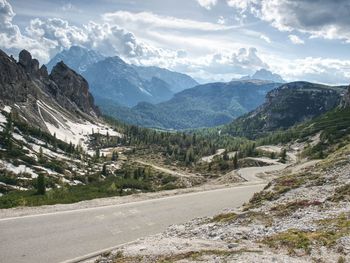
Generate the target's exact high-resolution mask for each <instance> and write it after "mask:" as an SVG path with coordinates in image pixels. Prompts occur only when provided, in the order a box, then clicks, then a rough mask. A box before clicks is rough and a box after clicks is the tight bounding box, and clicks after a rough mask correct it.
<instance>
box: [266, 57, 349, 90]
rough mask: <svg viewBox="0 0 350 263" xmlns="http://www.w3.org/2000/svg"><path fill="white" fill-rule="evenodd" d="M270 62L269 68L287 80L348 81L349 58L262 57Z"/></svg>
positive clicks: (340, 82) (329, 82)
mask: <svg viewBox="0 0 350 263" xmlns="http://www.w3.org/2000/svg"><path fill="white" fill-rule="evenodd" d="M264 59H265V60H269V61H270V62H271V63H270V64H269V65H270V69H271V70H272V71H273V72H276V73H278V74H280V75H282V76H283V77H284V78H285V79H286V80H288V81H295V80H307V81H310V82H318V83H324V84H331V85H332V84H333V85H334V84H347V83H350V60H341V59H330V58H322V57H306V58H302V59H293V60H291V59H284V58H277V57H264Z"/></svg>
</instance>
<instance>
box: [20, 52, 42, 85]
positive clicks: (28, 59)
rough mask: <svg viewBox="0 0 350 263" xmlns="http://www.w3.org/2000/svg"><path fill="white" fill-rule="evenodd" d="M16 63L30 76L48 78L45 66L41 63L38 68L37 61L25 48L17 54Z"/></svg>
mask: <svg viewBox="0 0 350 263" xmlns="http://www.w3.org/2000/svg"><path fill="white" fill-rule="evenodd" d="M18 65H20V66H22V67H23V69H24V71H25V72H26V73H28V74H29V75H30V76H31V77H32V78H33V77H34V78H40V77H41V78H43V79H47V78H48V73H47V68H46V66H45V65H42V66H41V67H40V68H39V66H40V64H39V61H38V60H37V59H35V58H32V55H31V54H30V52H29V51H27V50H25V49H24V50H22V51H21V52H20V53H19V55H18Z"/></svg>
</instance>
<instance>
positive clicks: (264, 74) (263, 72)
mask: <svg viewBox="0 0 350 263" xmlns="http://www.w3.org/2000/svg"><path fill="white" fill-rule="evenodd" d="M241 80H266V81H272V82H276V83H285V82H286V81H285V80H284V79H283V78H282V77H281V76H280V75H278V74H276V73H272V72H271V71H269V70H267V69H264V68H262V69H259V70H257V71H256V72H255V73H254V74H253V75H252V76H249V75H248V76H244V77H242V78H241Z"/></svg>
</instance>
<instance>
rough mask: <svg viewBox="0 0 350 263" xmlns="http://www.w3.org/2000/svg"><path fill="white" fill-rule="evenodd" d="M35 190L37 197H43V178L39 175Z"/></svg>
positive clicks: (44, 189) (44, 188)
mask: <svg viewBox="0 0 350 263" xmlns="http://www.w3.org/2000/svg"><path fill="white" fill-rule="evenodd" d="M36 190H37V194H38V195H44V194H45V192H46V187H45V177H44V175H43V174H39V176H38V178H37V183H36Z"/></svg>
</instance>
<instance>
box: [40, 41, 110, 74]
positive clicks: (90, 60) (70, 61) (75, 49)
mask: <svg viewBox="0 0 350 263" xmlns="http://www.w3.org/2000/svg"><path fill="white" fill-rule="evenodd" d="M104 58H105V57H104V56H102V55H101V54H100V53H99V52H97V51H94V50H90V49H87V48H85V47H81V46H71V47H70V48H69V49H65V50H63V51H62V52H60V53H58V54H56V55H55V56H54V57H53V58H52V59H51V60H50V62H49V63H48V64H47V68H48V70H49V71H51V70H52V69H53V67H54V66H55V65H56V64H57V63H59V62H61V61H64V63H65V64H66V65H67V66H69V67H70V68H72V69H73V70H75V71H76V72H78V73H79V74H81V73H82V72H84V71H86V69H87V67H88V66H90V65H91V64H94V63H96V62H99V61H101V60H103V59H104Z"/></svg>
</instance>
